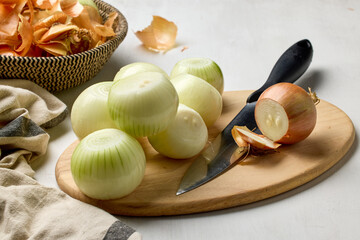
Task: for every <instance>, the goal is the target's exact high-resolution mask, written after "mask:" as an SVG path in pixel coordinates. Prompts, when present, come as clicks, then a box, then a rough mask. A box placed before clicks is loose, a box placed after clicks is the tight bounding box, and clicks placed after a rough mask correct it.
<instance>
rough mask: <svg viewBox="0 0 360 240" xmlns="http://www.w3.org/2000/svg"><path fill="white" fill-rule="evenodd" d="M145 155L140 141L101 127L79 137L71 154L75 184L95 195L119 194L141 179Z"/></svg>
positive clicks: (106, 196) (100, 197) (114, 197)
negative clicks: (83, 136)
mask: <svg viewBox="0 0 360 240" xmlns="http://www.w3.org/2000/svg"><path fill="white" fill-rule="evenodd" d="M145 164H146V158H145V153H144V151H143V149H142V147H141V145H140V143H139V142H138V141H137V140H136V139H135V138H133V137H131V136H130V135H128V134H126V133H125V132H123V131H121V130H118V129H102V130H99V131H96V132H93V133H91V134H89V135H88V136H86V137H85V138H84V139H82V140H81V141H80V143H79V144H78V146H77V147H76V148H75V150H74V153H73V155H72V157H71V173H72V176H73V178H74V181H75V183H76V185H77V186H78V187H79V189H80V190H81V191H82V192H83V193H84V194H85V195H87V196H89V197H91V198H95V199H102V200H108V199H116V198H121V197H124V196H126V195H128V194H129V193H131V192H132V191H134V189H135V188H136V187H137V186H138V185H139V184H140V183H141V181H142V179H143V177H144V174H145Z"/></svg>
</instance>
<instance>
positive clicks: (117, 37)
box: [0, 0, 128, 61]
mask: <svg viewBox="0 0 360 240" xmlns="http://www.w3.org/2000/svg"><path fill="white" fill-rule="evenodd" d="M94 2H95V4H96V5H99V4H103V5H105V6H106V7H108V8H110V9H111V10H112V11H115V12H117V13H118V21H119V23H120V25H121V28H120V30H119V31H116V32H115V34H116V35H115V36H114V37H112V38H110V39H109V40H107V41H106V42H105V43H103V44H101V45H99V46H97V47H95V48H92V49H90V50H87V51H84V52H80V53H76V54H71V55H65V56H51V57H28V56H24V57H21V56H20V57H19V56H5V55H0V60H1V59H11V60H22V61H23V60H33V61H36V60H45V59H47V60H50V61H54V60H61V59H66V58H69V57H71V58H76V57H82V56H83V55H88V54H92V53H93V52H97V51H99V50H101V49H102V48H104V47H106V46H107V45H108V44H111V43H112V42H115V41H118V40H120V42H121V41H122V40H123V39H124V38H125V36H126V34H127V31H128V23H127V21H126V18H125V17H124V15H123V14H122V13H121V12H120V11H119V10H118V9H116V8H115V7H114V6H112V5H111V4H109V3H107V2H105V1H102V0H94Z"/></svg>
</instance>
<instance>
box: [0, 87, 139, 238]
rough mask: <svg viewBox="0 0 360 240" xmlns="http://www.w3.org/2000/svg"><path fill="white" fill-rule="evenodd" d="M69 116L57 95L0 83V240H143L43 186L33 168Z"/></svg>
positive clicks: (114, 221)
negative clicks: (51, 134)
mask: <svg viewBox="0 0 360 240" xmlns="http://www.w3.org/2000/svg"><path fill="white" fill-rule="evenodd" d="M66 116H67V108H66V106H65V104H64V103H62V102H61V101H60V100H59V99H57V98H56V97H55V96H53V95H52V94H50V93H49V92H47V91H46V90H44V89H42V88H41V87H39V86H37V85H36V84H34V83H32V82H30V81H25V80H0V150H1V155H0V239H12V240H13V239H21V240H22V239H33V240H35V239H77V240H78V239H107V240H109V239H119V240H135V239H141V235H140V234H139V233H138V232H136V231H135V230H134V229H132V228H131V227H129V226H127V225H126V224H124V223H123V222H121V221H119V220H118V219H117V218H115V217H114V216H112V215H110V214H108V213H107V212H105V211H103V210H101V209H99V208H96V207H94V206H91V205H88V204H86V203H83V202H80V201H78V200H75V199H73V198H71V197H69V196H68V195H66V194H65V193H63V192H62V191H60V190H59V189H56V188H49V187H45V186H42V185H40V184H39V183H38V182H37V181H35V180H34V179H33V178H32V177H33V176H34V171H33V170H32V169H31V167H30V165H29V163H30V162H32V161H35V160H36V159H37V158H38V157H39V156H41V155H43V154H45V152H46V149H47V145H48V141H49V135H48V134H47V133H46V131H45V130H44V129H46V128H50V127H54V126H56V125H57V124H58V123H60V122H61V121H62V120H64V118H65V117H66Z"/></svg>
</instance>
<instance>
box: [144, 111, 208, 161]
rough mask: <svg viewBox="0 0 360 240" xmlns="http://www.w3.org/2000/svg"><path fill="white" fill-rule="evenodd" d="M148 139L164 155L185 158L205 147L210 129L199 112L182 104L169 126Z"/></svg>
mask: <svg viewBox="0 0 360 240" xmlns="http://www.w3.org/2000/svg"><path fill="white" fill-rule="evenodd" d="M148 139H149V142H150V144H151V145H152V146H153V147H154V149H155V150H156V151H158V152H159V153H161V154H162V155H164V156H167V157H170V158H175V159H184V158H191V157H193V156H195V155H196V154H198V153H199V152H200V151H201V150H202V149H203V148H204V147H205V144H206V142H207V140H208V131H207V128H206V125H205V122H204V121H203V119H202V118H201V116H200V114H199V113H197V112H196V111H195V110H193V109H191V108H189V107H187V106H185V105H183V104H180V105H179V108H178V111H177V114H176V117H175V119H174V120H173V121H172V122H171V123H170V125H169V127H168V128H167V129H166V130H165V131H162V132H160V133H159V134H157V135H154V136H151V137H148Z"/></svg>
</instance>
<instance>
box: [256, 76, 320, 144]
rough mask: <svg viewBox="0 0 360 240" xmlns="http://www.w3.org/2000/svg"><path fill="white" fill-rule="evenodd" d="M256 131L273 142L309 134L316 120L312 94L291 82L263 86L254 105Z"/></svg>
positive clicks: (281, 141)
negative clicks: (258, 130) (257, 129)
mask: <svg viewBox="0 0 360 240" xmlns="http://www.w3.org/2000/svg"><path fill="white" fill-rule="evenodd" d="M255 120H256V123H257V125H258V127H259V129H260V131H261V132H262V133H263V134H264V135H265V136H266V137H268V138H269V139H271V140H273V141H274V142H278V143H283V144H293V143H296V142H299V141H302V140H304V139H305V138H306V137H308V136H309V135H310V133H311V132H312V130H313V129H314V127H315V124H316V107H315V104H314V100H313V99H312V97H311V96H310V95H309V94H308V93H307V92H306V91H305V90H304V89H302V88H301V87H299V86H297V85H295V84H292V83H278V84H275V85H273V86H271V87H269V88H268V89H266V90H265V91H264V92H263V93H262V94H261V95H260V97H259V99H258V102H257V104H256V107H255Z"/></svg>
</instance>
